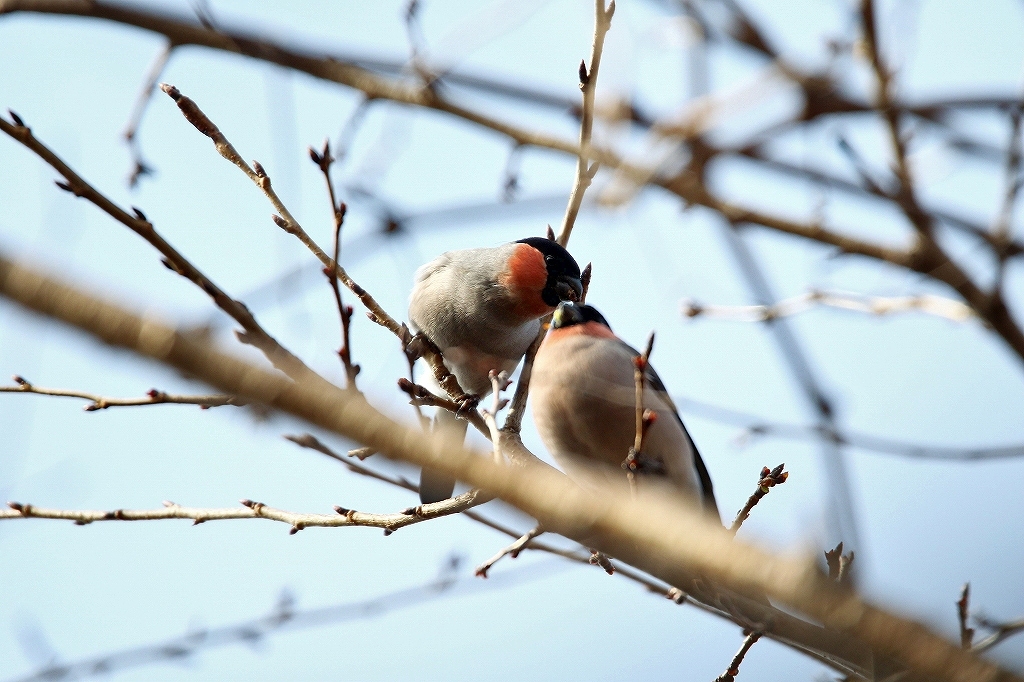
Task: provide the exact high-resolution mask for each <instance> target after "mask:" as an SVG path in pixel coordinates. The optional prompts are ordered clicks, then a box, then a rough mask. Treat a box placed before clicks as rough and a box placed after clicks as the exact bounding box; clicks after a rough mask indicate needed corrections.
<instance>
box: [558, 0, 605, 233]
mask: <svg viewBox="0 0 1024 682" xmlns="http://www.w3.org/2000/svg"><path fill="white" fill-rule="evenodd" d="M604 3H605V0H594V42H593V44H592V46H591V50H590V70H589V71H588V70H587V63H586V62H580V74H579V75H580V90H582V91H583V106H582V107H581V111H580V153H579V156H578V158H577V160H576V181H575V182H574V183H573V188H572V193H571V194H570V196H569V204H568V205H567V206H566V207H565V216H564V217H563V218H562V229H561V230H560V231H559V233H558V243H559V244H561V245H562V246H566V245H568V243H569V237H570V236H571V235H572V228H573V226H574V225H575V224H576V216H577V215H579V212H580V205H581V204H582V203H583V195H584V194H585V193H586V191H587V188H588V187H590V183H591V182H593V180H594V176H595V175H597V171H598V169H599V168H600V163H599V162H597V161H594V162H593V163H591V162H590V160H589V154H588V153H589V151H590V138H591V137H592V135H593V132H594V94H595V92H596V89H597V73H598V71H599V70H600V68H601V55H602V54H603V53H604V37H605V35H606V34H607V33H608V29H610V28H611V25H612V16H613V15H614V14H615V0H611V2H610V3H608V7H607V8H605V4H604Z"/></svg>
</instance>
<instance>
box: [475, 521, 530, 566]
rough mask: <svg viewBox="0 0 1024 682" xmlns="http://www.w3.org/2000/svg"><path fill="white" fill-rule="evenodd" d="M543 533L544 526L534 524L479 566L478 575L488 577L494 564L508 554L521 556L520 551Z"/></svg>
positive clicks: (514, 556)
mask: <svg viewBox="0 0 1024 682" xmlns="http://www.w3.org/2000/svg"><path fill="white" fill-rule="evenodd" d="M543 533H544V529H543V528H541V527H540V526H534V527H533V528H532V529H530V530H529V531H527V532H526V533H523V535H522V536H520V537H519V539H518V540H516V541H515V542H513V543H512V544H511V545H509V546H508V547H505V548H504V549H502V550H501V551H500V552H498V553H497V554H495V555H494V556H492V557H491V558H490V559H488V560H487V561H485V562H484V563H482V564H480V565H479V566H477V567H476V575H477V576H479V577H481V578H486V577H487V572H488V571H490V570H491V568H492V567H493V566H494V564H496V563H498V561H500V560H501V559H502V558H503V557H506V556H509V557H512V558H513V559H515V558H516V557H518V556H519V553H520V552H522V551H523V550H524V549H527V548H528V547H529V546H530V543H531V542H532V541H533V539H534V538H536V537H537V536H538V535H541V534H543Z"/></svg>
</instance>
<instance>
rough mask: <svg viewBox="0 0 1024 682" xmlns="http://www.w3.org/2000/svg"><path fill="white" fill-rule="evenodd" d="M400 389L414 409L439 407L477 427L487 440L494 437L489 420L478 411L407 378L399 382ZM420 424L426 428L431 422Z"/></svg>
mask: <svg viewBox="0 0 1024 682" xmlns="http://www.w3.org/2000/svg"><path fill="white" fill-rule="evenodd" d="M398 388H399V389H401V390H402V392H403V393H405V394H407V395H408V396H409V398H410V400H409V404H410V405H412V406H414V407H421V406H422V407H438V408H440V409H442V410H448V411H449V412H451V413H452V414H454V415H456V416H458V417H459V418H460V419H465V420H466V421H468V422H469V423H470V424H472V425H473V426H474V427H476V430H477V431H479V432H480V433H482V434H483V435H485V436H487V438H491V437H492V434H491V429H490V427H489V426H488V425H487V420H486V419H485V418H484V416H483V415H481V414H480V412H479V411H478V410H476V409H473V408H470V407H467V406H466V405H465V404H461V403H457V402H455V401H454V400H451V399H449V398H443V397H441V396H439V395H437V394H436V393H434V392H432V391H431V390H430V389H428V388H427V387H425V386H422V385H420V384H414V383H413V382H411V381H409V380H408V379H405V378H402V379H399V380H398ZM420 423H421V424H423V425H424V428H425V427H426V426H427V425H429V420H426V418H424V420H421V422H420Z"/></svg>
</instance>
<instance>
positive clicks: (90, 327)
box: [0, 255, 1021, 682]
mask: <svg viewBox="0 0 1024 682" xmlns="http://www.w3.org/2000/svg"><path fill="white" fill-rule="evenodd" d="M0 295H3V296H5V297H7V298H10V299H11V300H13V301H15V302H17V303H19V304H21V305H23V306H25V307H28V308H29V309H32V310H35V311H37V312H40V313H43V314H46V315H49V316H52V317H56V318H58V319H61V320H64V321H66V322H68V323H70V324H73V325H75V326H77V327H79V328H81V329H83V330H84V331H88V332H90V333H92V334H94V335H95V336H97V338H99V339H102V340H103V341H105V342H107V343H109V344H111V345H115V346H120V347H124V348H129V349H132V350H134V351H136V352H138V353H141V354H143V355H146V356H148V357H151V358H153V359H156V360H158V361H160V362H163V363H166V364H168V365H170V366H173V367H176V368H178V369H179V370H182V371H185V372H188V373H189V374H191V375H193V376H195V377H197V378H198V379H200V380H203V381H206V382H208V383H210V384H211V385H213V386H216V387H218V388H219V389H220V390H223V391H226V392H230V393H232V394H237V395H240V396H243V397H248V398H258V399H259V400H260V401H261V402H264V403H266V404H268V405H269V406H270V407H273V408H275V409H279V410H282V411H285V412H288V413H289V414H292V415H294V416H296V417H299V418H301V419H304V420H306V421H308V422H310V423H312V424H316V425H317V426H319V427H321V428H324V429H327V430H330V431H332V432H334V433H337V434H339V435H342V436H344V437H347V438H352V439H354V440H356V441H358V442H362V443H365V444H366V445H369V446H372V447H374V448H376V449H378V450H379V451H380V452H382V453H384V454H386V455H387V456H389V457H392V458H395V459H401V460H404V461H407V462H409V463H411V464H416V465H419V466H430V467H434V468H437V469H439V470H441V471H443V472H445V473H447V474H449V475H452V476H453V477H455V478H457V479H459V480H463V481H466V482H467V483H469V484H470V485H472V486H475V487H478V488H480V489H483V490H488V491H490V492H491V493H492V494H494V495H495V496H497V497H499V498H501V499H502V500H504V501H506V502H508V503H510V504H512V505H514V506H516V507H517V508H519V509H520V510H522V511H523V512H525V513H527V514H530V515H531V516H533V517H534V518H536V519H537V520H538V522H539V523H541V524H543V526H544V527H545V528H546V529H549V530H550V531H551V532H555V533H559V534H562V535H565V536H566V537H569V538H572V539H576V540H577V541H583V542H585V543H586V544H587V545H588V546H591V547H595V548H596V549H598V550H599V551H601V552H604V553H606V554H608V555H609V556H613V557H616V558H617V559H619V560H620V561H623V562H626V563H630V564H633V565H634V566H636V567H638V568H640V569H641V570H645V571H647V572H649V573H651V574H652V575H654V576H656V577H658V578H660V579H662V580H664V581H665V582H667V583H668V584H670V585H671V584H686V585H689V584H693V576H694V575H702V576H705V577H706V578H707V579H708V580H710V581H712V583H713V584H715V585H721V586H723V587H724V588H728V589H730V590H735V591H736V592H737V594H736V597H735V600H733V602H734V603H735V604H740V605H743V604H746V603H747V602H748V601H753V600H747V599H744V598H743V597H742V596H741V595H744V594H745V595H751V596H757V595H758V594H759V593H761V592H763V593H764V594H766V595H767V596H769V597H772V598H774V599H777V600H778V601H779V602H780V603H782V604H785V605H787V606H788V607H790V608H792V609H794V610H796V611H797V612H800V613H803V614H805V615H806V616H808V617H810V618H813V619H816V620H818V621H819V622H822V623H824V624H825V628H824V629H823V630H822V635H821V639H820V640H819V641H820V643H824V642H825V641H829V640H831V641H830V643H829V645H828V646H829V647H830V648H831V649H832V650H833V651H834V653H833V654H832V656H833V657H834V658H836V659H837V662H836V664H835V665H837V667H840V668H841V669H844V670H850V669H853V670H859V671H866V660H867V658H866V657H867V656H870V655H871V654H870V652H871V651H873V652H874V653H875V654H876V659H875V665H876V666H879V665H881V664H882V663H883V661H884V660H885V659H887V658H890V657H891V658H892V659H894V660H895V661H898V662H899V665H900V666H905V667H906V668H909V669H910V670H912V671H914V672H916V673H919V674H921V675H925V676H930V677H934V678H935V679H938V680H947V681H949V682H954V681H955V682H967V681H968V680H979V679H984V680H990V681H992V682H1003V681H1006V682H1010V681H1017V680H1020V679H1021V678H1019V677H1018V676H1016V675H1014V674H1013V673H1011V672H1009V671H1006V670H1004V669H1002V668H999V667H998V666H997V665H995V664H993V663H990V662H987V661H984V660H982V659H979V658H977V657H976V656H974V655H973V654H971V653H970V652H966V651H963V650H961V649H960V648H959V647H956V646H953V645H952V644H951V643H949V642H947V641H946V640H945V639H943V638H941V637H939V636H938V635H936V634H934V633H932V632H931V631H930V630H929V629H927V628H926V627H925V626H923V625H921V624H918V623H915V622H913V621H909V620H906V619H903V618H900V617H898V616H896V615H894V614H892V613H889V612H887V611H885V610H883V609H881V608H879V607H877V606H874V605H871V604H869V603H867V602H865V601H864V600H862V599H860V598H859V597H858V596H856V594H855V593H854V592H852V591H851V590H849V589H846V588H843V587H841V586H837V585H835V584H834V583H832V582H831V581H829V580H828V579H827V577H825V576H824V575H822V574H821V573H820V572H819V569H818V568H817V567H816V565H815V564H814V562H813V561H811V560H803V559H797V558H794V557H783V556H776V555H773V554H770V553H768V552H766V551H764V550H761V549H758V548H756V547H754V546H752V545H748V544H746V543H743V542H740V541H737V540H735V539H733V538H732V537H731V536H730V535H729V534H728V533H727V532H726V531H725V529H723V528H721V527H720V526H717V525H716V524H712V523H710V522H709V521H708V520H707V519H704V518H703V517H702V516H701V515H700V514H699V512H697V511H695V510H692V509H690V508H688V507H687V506H685V505H684V504H681V503H680V502H679V501H678V500H675V499H674V498H673V497H671V496H667V495H665V496H662V495H652V496H650V498H649V499H646V500H644V503H643V504H640V503H638V502H637V501H634V500H631V499H630V498H629V496H628V495H627V496H623V495H622V494H621V493H619V492H616V490H615V489H614V488H602V489H601V490H600V491H597V492H592V491H585V490H583V489H581V488H579V487H577V486H575V485H574V484H572V483H570V482H569V481H568V480H567V479H566V478H565V476H564V475H562V474H559V473H557V472H555V471H554V470H552V469H550V467H546V466H542V465H539V464H538V465H535V466H523V467H509V466H503V465H499V464H497V463H495V462H493V461H492V460H491V458H490V457H488V456H486V455H484V454H483V453H479V452H475V451H471V450H467V449H466V448H465V447H463V446H460V445H459V443H457V442H455V441H454V440H453V439H452V438H448V437H446V436H445V435H444V434H438V435H434V434H428V433H422V432H421V431H419V430H418V429H413V428H410V427H407V426H404V425H402V424H399V423H397V422H394V421H393V420H391V419H389V418H387V417H385V416H384V415H383V414H381V413H380V412H378V411H377V410H375V409H374V408H373V407H372V406H370V405H369V404H368V403H367V402H366V401H365V400H364V399H362V398H361V397H359V396H358V395H353V392H351V391H344V390H342V389H340V388H338V387H336V386H333V385H331V384H330V383H328V382H326V381H324V380H323V379H320V378H318V377H316V376H312V377H310V378H308V379H305V380H303V381H301V382H292V381H289V380H287V379H285V378H284V377H281V376H280V375H278V374H276V373H272V372H268V371H266V370H263V369H260V368H259V367H257V366H255V365H252V364H250V363H248V362H245V361H242V360H240V359H238V358H236V357H233V356H231V355H228V354H225V353H223V352H220V351H218V350H216V349H215V348H214V347H213V346H212V345H211V344H210V343H209V342H208V341H205V340H202V339H197V338H196V337H194V336H189V335H186V334H182V333H180V332H177V331H176V330H174V329H172V328H170V327H168V326H166V325H164V324H162V323H160V322H158V321H157V320H155V319H153V318H143V317H141V316H139V315H137V314H136V313H134V312H132V311H129V310H127V309H125V308H122V307H119V306H115V305H113V304H110V303H108V302H105V301H103V300H101V299H98V298H96V297H95V296H92V295H90V294H85V293H83V292H81V291H79V290H78V289H76V288H75V287H73V286H70V285H68V284H66V283H64V282H62V281H59V280H57V279H55V278H53V277H51V276H47V275H42V274H40V273H39V272H37V271H35V270H33V269H30V268H27V267H25V266H22V265H18V264H15V263H14V262H12V261H11V260H9V259H8V258H7V257H5V256H3V255H0ZM713 596H714V595H713V594H710V595H708V597H709V598H711V597H713ZM730 599H731V598H730ZM734 608H735V607H734ZM744 608H746V607H744ZM763 608H764V607H762V610H763ZM779 614H780V615H779V616H776V617H774V618H775V620H772V618H769V617H767V616H766V617H765V619H764V620H763V621H762V622H764V623H765V626H764V631H765V634H766V636H771V635H772V633H773V631H775V632H777V631H778V630H780V629H786V628H787V627H788V625H787V624H788V623H789V622H791V621H790V620H788V619H786V618H785V617H783V616H784V614H781V612H779ZM769 621H770V622H769ZM759 629H760V628H759ZM828 633H832V634H831V635H830V636H826V635H828ZM832 638H834V639H832ZM865 647H866V649H865ZM841 661H847V663H846V664H845V665H844V664H843V663H841Z"/></svg>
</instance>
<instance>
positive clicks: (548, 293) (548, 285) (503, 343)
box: [409, 237, 583, 504]
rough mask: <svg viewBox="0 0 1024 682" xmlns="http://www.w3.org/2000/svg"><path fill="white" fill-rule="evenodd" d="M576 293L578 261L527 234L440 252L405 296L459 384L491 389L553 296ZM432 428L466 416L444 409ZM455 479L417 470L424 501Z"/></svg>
mask: <svg viewBox="0 0 1024 682" xmlns="http://www.w3.org/2000/svg"><path fill="white" fill-rule="evenodd" d="M582 295H583V283H582V281H581V279H580V267H579V265H578V264H577V263H576V260H575V259H574V258H573V257H572V256H571V255H570V254H569V252H568V251H566V250H565V249H564V248H563V247H562V246H560V245H559V244H558V243H557V242H555V241H554V240H551V239H548V238H544V237H527V238H526V239H520V240H518V241H515V242H511V243H508V244H503V245H501V246H497V247H493V248H477V249H463V250H459V251H448V252H446V253H443V254H441V255H440V256H438V257H437V258H436V259H434V260H433V261H431V262H429V263H427V264H426V265H423V266H422V267H420V269H419V270H417V272H416V282H415V284H414V286H413V289H412V294H411V295H410V297H409V322H410V326H411V327H412V329H413V331H414V332H416V333H417V334H422V335H423V336H425V337H426V338H427V339H429V340H430V341H431V342H433V344H434V345H435V346H437V347H438V349H440V351H441V354H442V356H443V357H444V362H445V365H446V366H447V367H448V369H449V371H451V373H452V374H454V375H455V378H456V379H458V380H459V385H460V386H462V388H463V390H465V391H466V392H467V393H470V394H472V395H474V396H476V397H483V396H485V395H487V394H488V393H490V391H491V379H490V376H489V375H490V372H491V371H492V370H494V371H495V372H503V371H504V372H508V373H509V374H511V373H512V371H513V370H514V369H515V367H516V365H518V364H519V360H520V359H521V358H522V357H523V355H524V354H525V353H526V351H527V349H529V347H530V345H531V344H532V343H533V341H534V339H536V338H537V335H538V334H539V333H540V324H541V323H540V319H541V318H542V317H544V316H546V315H549V314H550V313H551V312H552V311H554V309H555V308H556V306H558V304H559V303H560V302H561V301H567V300H579V298H580V297H581V296H582ZM435 426H436V427H437V428H446V427H447V428H450V427H455V428H458V429H461V431H462V433H463V434H465V431H466V426H467V422H466V421H465V420H462V419H459V418H458V417H457V416H455V415H454V414H452V413H451V412H449V411H447V410H440V411H439V412H438V415H437V417H436V418H435ZM454 489H455V480H454V479H452V478H451V477H450V476H447V475H445V474H442V473H441V472H438V471H436V470H433V469H429V468H425V469H423V471H422V473H421V475H420V501H421V502H423V503H424V504H428V503H431V502H439V501H441V500H444V499H447V498H449V497H451V495H452V492H453V491H454Z"/></svg>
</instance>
